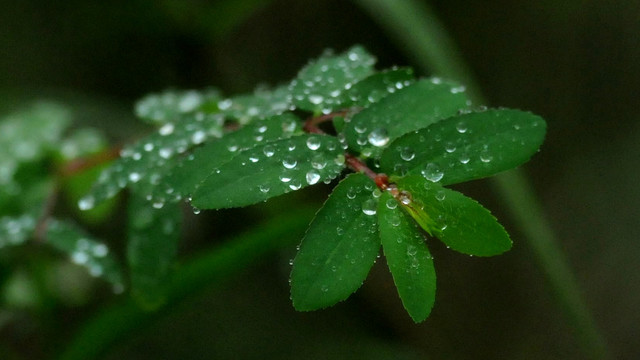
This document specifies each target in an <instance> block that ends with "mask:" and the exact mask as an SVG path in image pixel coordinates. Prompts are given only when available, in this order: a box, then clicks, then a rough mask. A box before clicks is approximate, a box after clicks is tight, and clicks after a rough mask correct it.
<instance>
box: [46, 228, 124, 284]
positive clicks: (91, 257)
mask: <svg viewBox="0 0 640 360" xmlns="http://www.w3.org/2000/svg"><path fill="white" fill-rule="evenodd" d="M46 236H47V244H48V245H50V246H52V247H54V248H55V249H57V250H59V251H61V252H63V253H65V254H67V255H68V256H69V258H70V259H71V262H73V263H75V264H77V265H80V266H82V267H84V268H86V269H87V270H88V271H89V274H90V275H91V276H94V277H100V278H102V279H104V280H106V281H108V282H109V283H111V284H112V286H113V289H114V291H116V292H121V291H122V290H124V285H123V282H122V270H121V268H120V265H119V264H118V263H117V262H116V260H115V257H114V256H113V254H112V253H111V251H110V250H109V248H108V247H107V245H106V244H104V243H102V242H99V241H97V240H94V239H92V238H90V237H89V236H88V235H87V234H85V233H84V231H82V230H81V229H79V228H78V227H77V226H76V225H75V224H72V223H68V222H64V221H59V220H55V219H50V220H49V221H48V224H47V232H46Z"/></svg>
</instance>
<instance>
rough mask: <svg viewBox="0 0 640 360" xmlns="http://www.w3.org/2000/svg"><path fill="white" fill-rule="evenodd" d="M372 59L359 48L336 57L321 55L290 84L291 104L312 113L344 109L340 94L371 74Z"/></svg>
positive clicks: (373, 61) (373, 60) (373, 62)
mask: <svg viewBox="0 0 640 360" xmlns="http://www.w3.org/2000/svg"><path fill="white" fill-rule="evenodd" d="M374 64H375V58H374V57H373V56H371V55H370V54H369V53H368V52H366V51H365V50H364V49H363V48H362V47H360V46H354V47H352V48H351V49H349V50H347V51H346V52H344V53H342V54H339V55H334V56H332V55H328V54H327V55H323V56H322V57H320V58H319V59H317V60H315V61H312V62H310V63H309V64H307V65H306V66H305V67H304V68H302V70H300V72H299V73H298V76H297V77H296V78H295V79H294V80H293V81H292V82H291V85H289V91H290V92H291V96H292V103H293V105H295V106H296V107H298V108H300V109H302V110H307V111H311V112H313V113H321V112H324V113H327V112H331V111H332V110H333V109H339V108H342V107H343V99H344V96H343V92H344V91H345V90H347V89H348V88H349V87H351V85H352V84H354V83H355V82H357V81H358V80H360V79H363V78H365V77H367V76H368V75H369V74H371V73H372V72H373V65H374Z"/></svg>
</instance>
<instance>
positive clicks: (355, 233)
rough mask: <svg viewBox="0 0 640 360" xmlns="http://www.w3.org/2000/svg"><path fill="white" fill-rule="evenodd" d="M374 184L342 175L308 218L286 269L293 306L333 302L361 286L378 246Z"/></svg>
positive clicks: (310, 307) (305, 308)
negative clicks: (320, 205)
mask: <svg viewBox="0 0 640 360" xmlns="http://www.w3.org/2000/svg"><path fill="white" fill-rule="evenodd" d="M374 189H375V183H374V182H373V181H371V180H370V179H369V178H367V177H366V176H365V175H362V174H359V173H358V174H350V175H348V176H347V177H346V178H345V179H344V180H342V181H341V182H340V183H339V184H338V185H337V186H336V187H335V188H334V189H333V192H332V193H331V195H330V196H329V199H328V200H327V201H326V203H325V204H324V206H323V207H322V209H320V211H319V212H318V214H317V215H316V217H315V218H314V219H313V221H312V222H311V225H310V226H309V230H307V234H306V235H305V237H304V239H302V243H301V245H300V251H299V252H298V255H297V256H296V258H295V260H294V263H293V269H292V271H291V299H292V300H293V306H294V307H295V308H296V309H297V310H300V311H308V310H317V309H321V308H324V307H327V306H331V305H334V304H335V303H337V302H339V301H342V300H344V299H346V298H347V297H349V295H351V294H352V293H353V292H354V291H356V290H357V289H358V288H359V287H360V285H362V282H363V281H364V280H365V278H366V277H367V274H368V273H369V269H370V268H371V266H373V263H374V262H375V259H376V256H377V255H378V251H379V249H380V240H379V238H378V234H377V224H376V223H377V217H376V216H375V214H376V207H377V199H376V198H375V197H373V196H372V191H373V190H374Z"/></svg>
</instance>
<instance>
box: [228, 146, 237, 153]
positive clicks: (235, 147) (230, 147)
mask: <svg viewBox="0 0 640 360" xmlns="http://www.w3.org/2000/svg"><path fill="white" fill-rule="evenodd" d="M238 148H239V147H238V145H237V144H229V145H227V150H229V151H230V152H236V151H238Z"/></svg>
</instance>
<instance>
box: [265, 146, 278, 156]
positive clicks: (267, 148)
mask: <svg viewBox="0 0 640 360" xmlns="http://www.w3.org/2000/svg"><path fill="white" fill-rule="evenodd" d="M262 152H263V153H264V155H265V156H266V157H272V156H273V154H275V152H276V150H275V148H274V147H273V146H272V145H267V146H265V147H264V149H262Z"/></svg>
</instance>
